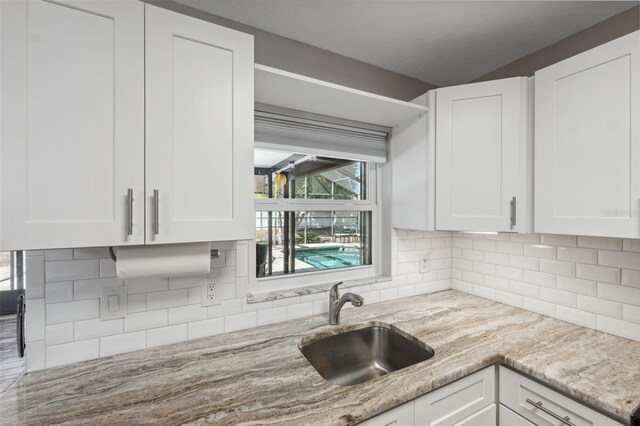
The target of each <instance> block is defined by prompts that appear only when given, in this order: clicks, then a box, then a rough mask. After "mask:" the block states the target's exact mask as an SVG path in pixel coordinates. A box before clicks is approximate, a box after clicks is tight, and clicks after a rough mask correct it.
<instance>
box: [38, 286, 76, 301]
mask: <svg viewBox="0 0 640 426" xmlns="http://www.w3.org/2000/svg"><path fill="white" fill-rule="evenodd" d="M30 284H31V281H29V285H30ZM46 294H47V295H46V298H47V303H57V302H70V301H72V300H73V281H61V282H58V283H49V284H48V285H47V288H46Z"/></svg>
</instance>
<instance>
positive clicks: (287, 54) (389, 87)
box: [146, 0, 436, 101]
mask: <svg viewBox="0 0 640 426" xmlns="http://www.w3.org/2000/svg"><path fill="white" fill-rule="evenodd" d="M146 3H149V4H153V5H156V6H160V7H163V8H165V9H170V10H173V11H175V12H179V13H182V14H184V15H189V16H193V17H196V18H199V19H202V20H205V21H209V22H213V23H215V24H218V25H222V26H224V27H228V28H233V29H236V30H238V31H242V32H245V33H249V34H253V36H254V37H255V60H256V63H259V64H262V65H267V66H270V67H274V68H279V69H282V70H286V71H290V72H293V73H297V74H302V75H306V76H309V77H313V78H317V79H320V80H324V81H329V82H331V83H335V84H341V85H344V86H348V87H353V88H355V89H360V90H365V91H367V92H371V93H377V94H379V95H383V96H389V97H391V98H395V99H401V100H405V101H408V100H411V99H413V98H416V97H417V96H420V95H421V94H423V93H425V92H426V91H428V90H431V89H433V88H435V87H436V86H434V85H433V84H429V83H426V82H424V81H420V80H417V79H415V78H412V77H408V76H406V75H403V74H398V73H396V72H393V71H388V70H385V69H383V68H379V67H376V66H374V65H370V64H367V63H365V62H361V61H357V60H355V59H351V58H347V57H346V56H342V55H338V54H336V53H332V52H329V51H328V50H324V49H320V48H318V47H314V46H311V45H308V44H305V43H300V42H298V41H295V40H291V39H288V38H285V37H281V36H279V35H276V34H273V33H269V32H266V31H262V30H259V29H257V28H254V27H250V26H248V25H244V24H240V23H238V22H235V21H231V20H228V19H225V18H220V17H217V16H214V15H211V14H208V13H206V12H202V11H200V10H197V9H193V8H191V7H188V6H185V5H182V4H179V3H175V2H173V1H171V0H146Z"/></svg>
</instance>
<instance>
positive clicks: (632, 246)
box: [622, 239, 640, 253]
mask: <svg viewBox="0 0 640 426" xmlns="http://www.w3.org/2000/svg"><path fill="white" fill-rule="evenodd" d="M622 249H623V250H624V251H633V252H636V253H640V240H629V239H625V240H623V241H622Z"/></svg>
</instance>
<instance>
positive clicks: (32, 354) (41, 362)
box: [26, 340, 46, 372]
mask: <svg viewBox="0 0 640 426" xmlns="http://www.w3.org/2000/svg"><path fill="white" fill-rule="evenodd" d="M26 357H27V371H28V372H31V371H38V370H42V369H44V368H45V358H46V355H45V346H44V340H38V341H37V342H31V343H29V350H28V351H27V352H26Z"/></svg>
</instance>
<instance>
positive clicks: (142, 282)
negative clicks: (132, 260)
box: [125, 277, 169, 294]
mask: <svg viewBox="0 0 640 426" xmlns="http://www.w3.org/2000/svg"><path fill="white" fill-rule="evenodd" d="M125 284H126V285H127V293H129V294H135V293H150V292H152V291H162V290H168V289H169V279H168V278H155V277H154V278H136V279H134V280H127V281H126V282H125Z"/></svg>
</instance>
